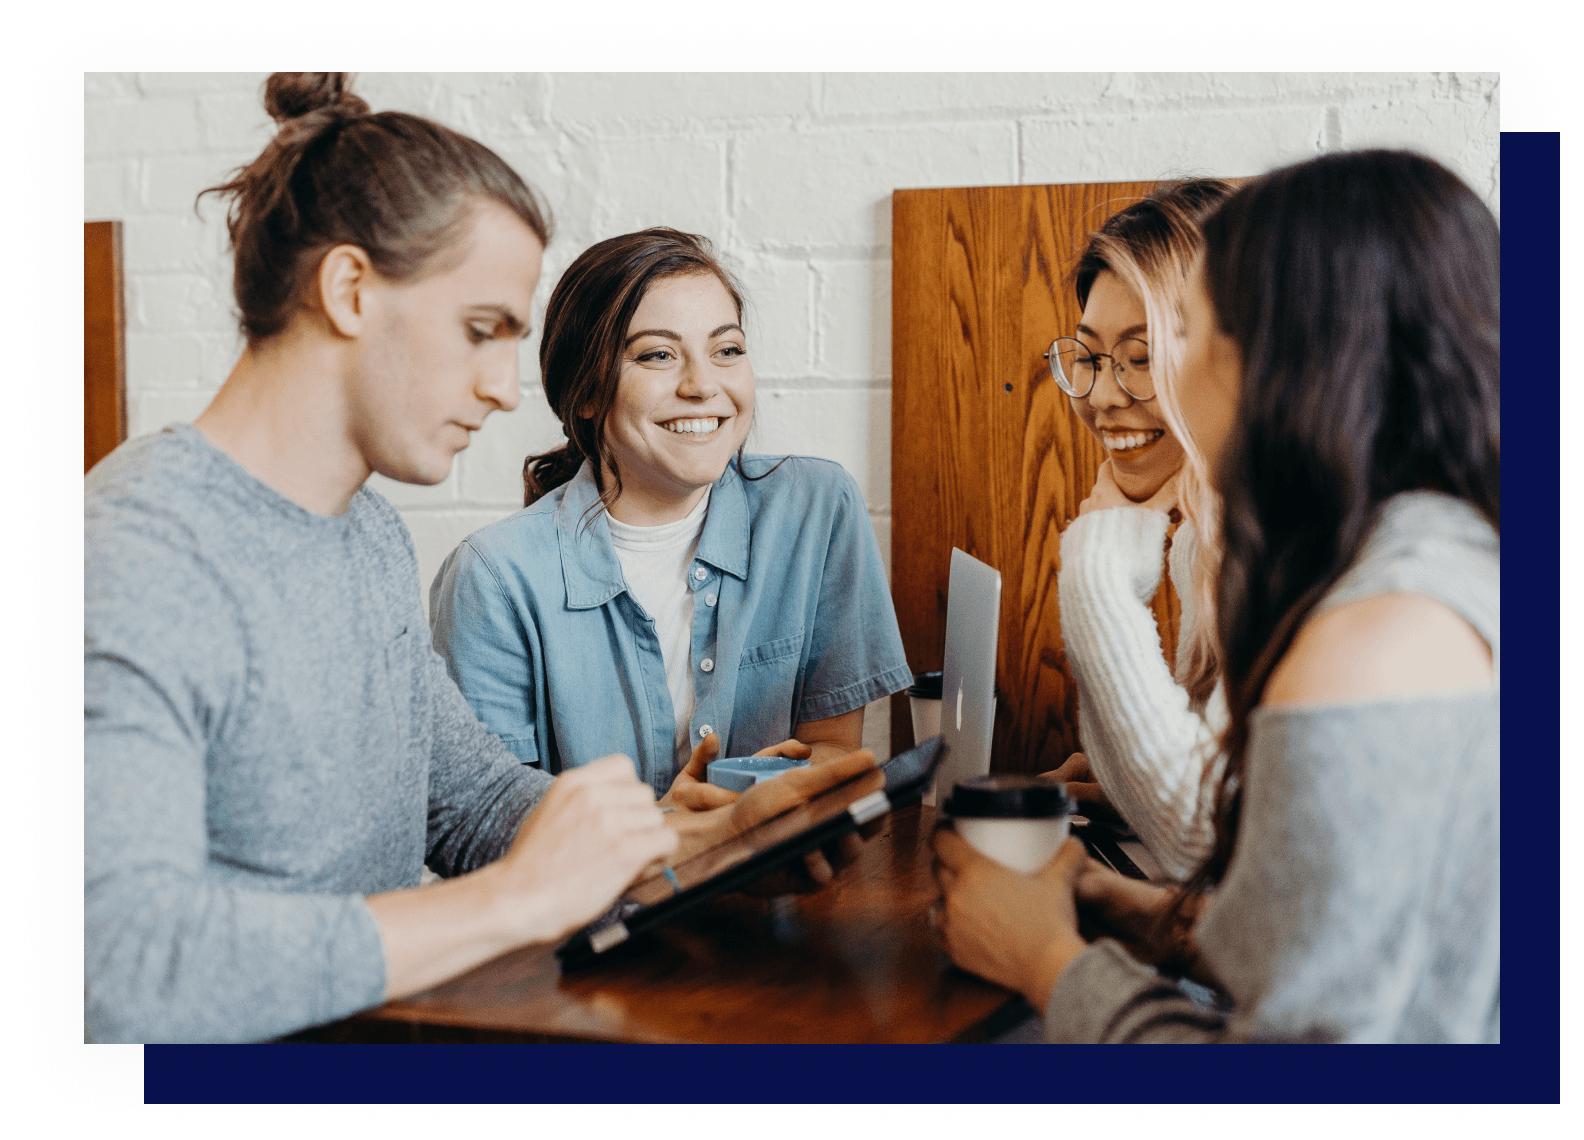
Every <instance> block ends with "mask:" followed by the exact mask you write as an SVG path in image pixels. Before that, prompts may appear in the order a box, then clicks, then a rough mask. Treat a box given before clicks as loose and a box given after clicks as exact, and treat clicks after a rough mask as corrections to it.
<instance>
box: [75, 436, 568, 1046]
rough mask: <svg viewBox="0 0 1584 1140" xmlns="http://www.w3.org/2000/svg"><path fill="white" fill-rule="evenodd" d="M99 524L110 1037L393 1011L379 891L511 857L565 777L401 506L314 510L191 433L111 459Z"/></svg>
mask: <svg viewBox="0 0 1584 1140" xmlns="http://www.w3.org/2000/svg"><path fill="white" fill-rule="evenodd" d="M85 524H86V525H85V541H84V550H85V559H84V585H85V598H84V611H83V612H84V635H85V637H84V641H85V644H84V675H83V730H84V740H83V746H84V768H83V780H84V849H83V862H84V900H83V903H84V915H83V919H84V925H83V934H84V945H83V949H84V963H83V968H84V988H85V994H84V996H85V1020H86V1029H87V1033H88V1036H89V1038H90V1039H91V1040H95V1041H151V1042H152V1041H249V1040H258V1039H261V1038H269V1037H275V1036H279V1035H281V1034H285V1033H289V1032H292V1031H294V1030H297V1029H301V1028H303V1027H305V1026H308V1025H313V1024H316V1023H320V1022H324V1021H328V1020H332V1019H335V1018H339V1017H344V1016H346V1015H348V1014H350V1013H353V1012H355V1011H357V1010H359V1009H362V1008H365V1007H367V1006H370V1005H375V1004H377V1003H378V1002H380V1001H381V1000H382V998H383V997H384V992H385V948H384V946H383V944H382V941H381V936H380V931H379V928H378V925H377V924H376V922H375V920H374V917H373V915H372V913H371V912H370V910H369V908H368V905H367V903H366V902H365V901H364V900H365V898H366V896H368V895H371V894H376V893H379V892H382V891H389V890H398V889H402V888H406V887H415V886H417V885H418V882H419V877H420V874H421V871H422V868H423V865H424V863H425V861H426V859H427V861H428V862H429V863H430V865H431V866H433V867H435V868H436V869H437V870H439V871H440V872H441V873H442V874H444V875H452V874H458V873H461V872H465V871H468V870H472V869H474V868H476V867H479V866H482V865H483V864H485V863H488V862H489V861H491V860H493V859H495V858H497V857H499V855H500V854H501V853H502V852H503V851H504V850H505V849H506V847H507V845H508V844H509V843H510V842H511V839H512V836H513V835H514V834H515V832H516V830H517V827H518V825H519V824H520V823H521V821H522V819H523V817H524V816H525V815H526V814H527V812H528V811H529V810H530V809H531V808H532V806H533V805H534V804H535V803H536V802H537V800H538V799H539V797H540V796H541V795H542V794H543V792H544V789H545V787H546V785H548V784H549V783H550V782H551V777H547V776H544V775H543V774H541V773H539V772H536V771H533V770H531V769H528V768H525V767H524V766H523V765H521V764H519V763H518V762H517V760H516V758H515V757H513V756H512V755H511V753H510V752H508V751H507V750H506V748H505V746H504V745H502V744H501V742H500V741H499V740H498V739H497V738H495V737H494V736H492V735H491V734H490V733H489V732H488V730H487V729H485V728H484V726H483V725H481V724H480V723H479V721H478V719H477V718H476V717H474V716H473V714H472V712H471V710H470V709H469V708H468V707H467V704H466V702H465V701H464V700H463V699H462V697H461V694H460V693H458V692H457V690H456V687H455V685H454V684H452V683H451V681H450V679H449V677H447V675H446V672H445V668H444V665H443V664H442V663H441V662H440V660H439V658H438V657H437V656H436V655H435V653H434V650H433V649H432V647H431V646H430V644H429V639H428V637H427V636H426V633H427V629H426V625H425V622H424V620H423V613H422V607H421V605H420V603H419V595H418V574H417V564H416V561H415V559H414V557H413V551H412V544H411V540H410V538H409V537H408V535H407V533H406V528H405V527H404V526H403V525H402V523H401V519H400V516H399V515H397V513H396V512H395V510H394V509H392V508H391V506H390V504H388V503H386V502H385V501H384V500H383V499H381V498H379V496H377V495H375V494H373V493H372V492H369V491H364V492H361V493H360V494H359V495H358V496H357V497H356V498H355V499H354V501H353V503H352V505H351V507H350V508H349V510H348V511H347V513H346V514H345V515H343V516H336V517H326V516H318V515H313V514H310V513H309V512H307V511H304V510H302V509H301V508H300V507H298V506H296V505H295V504H293V503H291V502H290V501H289V500H286V499H284V498H283V497H282V496H280V495H278V494H277V493H275V492H274V491H272V490H271V489H269V488H267V487H265V486H264V485H262V484H261V483H259V482H258V481H257V480H255V479H253V478H252V477H251V476H249V475H248V474H247V473H246V472H244V471H242V469H241V468H239V467H238V466H237V465H236V464H235V463H233V462H232V461H231V460H230V459H229V458H227V457H226V456H224V455H223V454H221V453H220V452H218V451H217V450H216V449H215V448H214V447H213V446H212V445H210V444H208V443H207V442H206V441H205V440H204V439H203V438H202V437H201V436H200V435H199V434H198V433H197V432H195V431H194V430H193V429H191V428H181V429H176V430H168V431H166V432H163V433H159V434H158V435H156V436H151V437H143V438H142V439H139V440H134V441H132V442H131V443H128V444H126V445H124V446H123V447H122V448H121V449H119V450H118V451H117V452H116V453H115V454H114V455H112V456H110V457H109V458H107V459H105V460H104V461H102V462H101V463H100V464H99V465H98V466H97V467H96V468H95V469H94V471H93V472H92V473H91V474H90V476H89V479H88V483H87V496H86V502H85Z"/></svg>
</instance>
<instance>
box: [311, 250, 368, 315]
mask: <svg viewBox="0 0 1584 1140" xmlns="http://www.w3.org/2000/svg"><path fill="white" fill-rule="evenodd" d="M373 281H374V263H373V262H372V261H370V260H369V255H368V254H367V253H365V252H363V250H362V249H360V248H359V247H357V246H355V245H338V246H336V247H334V248H333V249H331V250H330V252H329V253H327V254H325V255H324V257H323V258H322V259H320V262H319V274H318V285H319V290H318V291H319V307H320V309H321V310H323V312H324V315H325V320H327V321H328V322H329V323H330V327H331V329H333V330H334V331H335V332H337V333H339V334H341V335H342V336H344V337H356V336H358V335H359V334H360V333H361V332H362V331H363V321H364V318H365V316H366V315H367V308H368V298H367V296H366V293H367V291H368V288H369V286H370V285H371V284H372V283H373Z"/></svg>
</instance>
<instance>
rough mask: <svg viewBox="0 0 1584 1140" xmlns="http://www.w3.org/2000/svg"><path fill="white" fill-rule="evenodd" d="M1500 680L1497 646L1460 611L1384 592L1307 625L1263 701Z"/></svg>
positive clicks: (1374, 694)
mask: <svg viewBox="0 0 1584 1140" xmlns="http://www.w3.org/2000/svg"><path fill="white" fill-rule="evenodd" d="M1495 680H1496V677H1495V672H1494V670H1493V669H1492V667H1491V654H1490V647H1489V646H1487V645H1486V644H1485V641H1484V639H1483V638H1481V637H1480V635H1479V634H1478V633H1476V632H1475V630H1474V628H1473V627H1472V626H1471V625H1469V624H1468V622H1466V621H1464V620H1463V618H1462V617H1460V616H1459V615H1458V614H1457V612H1456V611H1454V610H1452V609H1451V608H1450V607H1448V606H1446V605H1445V604H1443V603H1441V602H1438V601H1436V600H1435V599H1434V598H1428V597H1425V596H1424V595H1422V594H1380V595H1377V596H1375V597H1372V598H1362V599H1360V600H1359V601H1356V602H1348V603H1346V604H1345V605H1340V606H1336V607H1334V608H1332V609H1326V610H1322V611H1321V612H1320V613H1318V614H1315V615H1314V616H1313V617H1311V618H1310V619H1309V620H1308V621H1307V622H1305V623H1304V626H1303V628H1302V629H1300V630H1299V631H1298V636H1297V637H1295V638H1294V639H1293V643H1292V647H1291V648H1289V649H1288V650H1287V653H1286V655H1285V656H1284V657H1282V659H1281V661H1280V662H1278V663H1277V665H1276V668H1275V669H1274V670H1273V671H1272V673H1271V677H1270V681H1269V682H1268V683H1267V684H1266V686H1265V696H1264V699H1263V700H1262V702H1261V703H1262V704H1265V705H1284V704H1305V703H1311V702H1322V701H1346V700H1368V699H1371V698H1379V697H1394V696H1412V695H1418V694H1428V693H1437V692H1454V691H1457V690H1460V689H1474V688H1480V687H1483V686H1488V685H1492V684H1494V683H1495Z"/></svg>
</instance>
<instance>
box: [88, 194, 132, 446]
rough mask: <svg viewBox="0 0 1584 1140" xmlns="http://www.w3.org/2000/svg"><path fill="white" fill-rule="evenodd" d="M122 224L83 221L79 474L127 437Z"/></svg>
mask: <svg viewBox="0 0 1584 1140" xmlns="http://www.w3.org/2000/svg"><path fill="white" fill-rule="evenodd" d="M126 432H127V418H126V312H125V308H124V303H123V301H122V287H121V223H120V222H84V223H83V470H84V471H85V472H86V471H87V470H88V469H89V468H91V467H92V466H93V465H94V464H95V463H98V462H99V461H100V460H101V459H103V458H104V457H105V456H106V455H109V454H110V452H112V451H114V450H115V449H116V447H117V446H118V445H119V444H120V443H121V441H122V440H124V439H126Z"/></svg>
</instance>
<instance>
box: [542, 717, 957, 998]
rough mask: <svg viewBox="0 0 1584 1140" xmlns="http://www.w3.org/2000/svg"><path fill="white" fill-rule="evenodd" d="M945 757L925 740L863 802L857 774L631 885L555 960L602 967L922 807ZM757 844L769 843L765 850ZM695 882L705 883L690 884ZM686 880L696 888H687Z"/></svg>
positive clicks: (941, 747)
mask: <svg viewBox="0 0 1584 1140" xmlns="http://www.w3.org/2000/svg"><path fill="white" fill-rule="evenodd" d="M945 755H946V744H945V741H944V740H942V739H941V738H940V737H938V736H937V737H934V738H932V739H930V740H926V741H925V742H924V743H923V744H920V745H918V746H917V747H915V748H910V749H908V751H906V752H902V753H899V754H897V755H896V756H893V757H892V758H891V759H890V760H888V761H887V762H886V763H885V764H883V765H881V767H880V771H882V772H883V773H884V774H885V786H884V787H883V788H880V789H877V790H876V791H873V792H870V793H868V794H866V795H860V794H858V793H857V791H856V787H857V785H859V784H860V783H861V782H862V781H863V780H864V778H865V776H867V775H869V773H868V772H864V773H860V774H859V775H857V776H854V777H853V778H852V779H850V780H846V781H844V782H843V783H840V784H837V785H836V786H835V787H834V788H830V789H828V790H826V791H824V792H822V793H820V794H819V795H817V796H815V797H814V798H813V799H812V800H809V801H808V802H807V804H804V805H800V806H799V807H798V808H793V809H792V811H789V812H786V813H784V814H782V815H779V816H776V817H775V818H774V819H768V820H766V821H765V822H764V823H761V824H759V825H758V826H757V827H752V828H749V829H748V830H747V831H745V832H743V833H742V834H741V835H737V836H734V837H733V838H732V839H729V840H727V841H726V842H725V843H723V844H720V845H719V846H717V847H712V848H710V849H709V850H708V851H701V852H699V853H698V854H697V855H694V856H693V857H691V858H689V859H686V860H684V861H683V862H681V863H679V864H677V865H676V866H675V867H674V868H670V869H668V871H667V873H666V874H663V875H657V876H655V877H653V878H650V879H645V880H644V881H643V882H641V883H637V884H634V885H633V886H631V887H629V888H628V889H627V891H626V893H625V894H623V895H622V896H621V898H619V899H617V900H616V904H615V905H614V906H612V907H611V909H610V910H608V911H606V912H605V913H604V914H603V915H601V916H600V917H599V918H597V919H595V920H594V921H593V922H591V923H589V924H588V925H587V926H585V927H584V928H583V929H581V930H579V931H578V932H577V933H575V934H573V935H572V936H571V937H570V938H568V939H567V940H566V941H565V942H563V943H562V944H561V945H560V946H559V947H557V949H556V957H557V958H559V959H560V960H561V966H562V968H563V969H573V968H576V967H578V966H582V965H586V964H588V963H590V962H593V961H597V960H598V958H599V956H600V955H601V954H603V953H605V952H606V951H607V950H610V949H612V948H613V947H615V946H620V945H621V944H622V943H624V942H626V941H627V940H628V939H630V938H632V937H633V936H634V935H637V934H642V933H643V932H644V931H646V930H651V929H653V928H654V927H656V926H658V925H660V924H661V923H662V922H667V921H669V920H670V919H673V918H675V917H677V916H678V915H680V914H683V913H685V912H687V911H689V910H691V909H692V908H693V907H695V906H697V905H698V904H699V903H701V902H704V901H705V900H706V899H712V898H714V897H715V896H716V895H720V894H724V893H725V892H727V891H733V890H736V889H737V888H738V887H742V886H745V885H747V884H748V883H750V882H752V881H753V880H754V879H757V878H759V877H760V876H761V875H764V874H767V873H768V872H770V871H774V870H777V869H778V868H780V867H783V866H785V865H786V864H787V863H790V862H791V861H792V860H794V859H798V858H801V857H802V856H804V855H806V854H808V853H809V852H810V851H813V850H814V849H815V848H816V847H822V846H824V845H825V844H827V843H830V842H832V841H833V840H836V839H840V838H841V837H842V836H844V835H847V834H849V833H851V832H854V831H857V830H858V828H860V827H862V826H863V825H864V824H866V823H868V822H869V821H870V820H873V819H878V818H879V817H880V816H882V815H885V814H886V813H887V812H890V811H895V810H896V809H897V808H902V807H908V806H909V805H911V804H916V803H918V802H919V800H920V799H922V798H923V795H924V792H925V790H926V789H927V788H928V787H929V783H930V779H931V777H933V776H934V774H935V770H936V768H938V767H939V766H940V763H941V760H942V759H944V757H945ZM805 808H807V809H812V812H813V814H814V815H815V817H816V818H815V821H814V822H813V823H812V824H811V825H810V826H808V827H806V828H804V829H803V830H801V831H798V832H797V833H796V834H793V835H790V836H786V837H783V838H780V839H773V838H772V837H774V836H775V835H776V834H777V833H778V832H780V831H783V830H785V824H784V823H783V821H784V820H786V818H787V817H788V816H791V815H793V814H794V813H796V812H799V811H801V810H803V809H805ZM760 843H763V844H764V846H763V847H762V848H761V847H760ZM723 859H724V861H725V864H726V865H725V866H721V867H719V868H718V869H717V870H715V872H714V873H707V871H708V868H709V867H710V866H711V865H712V864H717V863H720V862H722V860H723ZM701 875H702V876H703V877H702V878H700V876H701ZM695 878H699V879H700V881H698V882H692V880H693V879H695ZM684 881H687V882H690V883H691V885H689V886H686V887H684V886H682V883H683V882H684Z"/></svg>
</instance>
